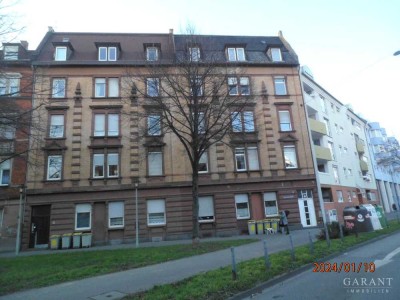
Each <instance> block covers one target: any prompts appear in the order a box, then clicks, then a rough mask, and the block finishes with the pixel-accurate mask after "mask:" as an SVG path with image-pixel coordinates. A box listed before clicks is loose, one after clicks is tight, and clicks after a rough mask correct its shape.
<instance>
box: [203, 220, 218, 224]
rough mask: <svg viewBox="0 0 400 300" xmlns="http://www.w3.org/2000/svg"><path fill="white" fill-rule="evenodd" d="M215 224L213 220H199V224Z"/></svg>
mask: <svg viewBox="0 0 400 300" xmlns="http://www.w3.org/2000/svg"><path fill="white" fill-rule="evenodd" d="M214 222H215V219H212V220H199V223H200V224H201V223H214Z"/></svg>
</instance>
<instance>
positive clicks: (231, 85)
mask: <svg viewBox="0 0 400 300" xmlns="http://www.w3.org/2000/svg"><path fill="white" fill-rule="evenodd" d="M228 91H229V95H231V96H236V95H245V96H247V95H250V85H249V77H239V80H238V78H236V77H228Z"/></svg>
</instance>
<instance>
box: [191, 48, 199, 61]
mask: <svg viewBox="0 0 400 300" xmlns="http://www.w3.org/2000/svg"><path fill="white" fill-rule="evenodd" d="M189 58H190V61H199V60H200V48H199V47H190V48H189Z"/></svg>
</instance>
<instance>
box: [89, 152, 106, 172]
mask: <svg viewBox="0 0 400 300" xmlns="http://www.w3.org/2000/svg"><path fill="white" fill-rule="evenodd" d="M104 165H105V157H104V153H95V154H93V172H92V176H93V178H104V177H105V170H104ZM97 166H100V167H101V168H102V170H103V171H102V173H103V174H102V175H96V167H97Z"/></svg>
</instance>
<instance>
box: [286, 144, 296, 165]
mask: <svg viewBox="0 0 400 300" xmlns="http://www.w3.org/2000/svg"><path fill="white" fill-rule="evenodd" d="M283 158H284V163H285V169H297V168H298V167H299V164H298V161H297V151H296V146H295V145H285V146H283ZM286 161H290V162H292V163H293V166H288V165H287V163H286Z"/></svg>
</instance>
